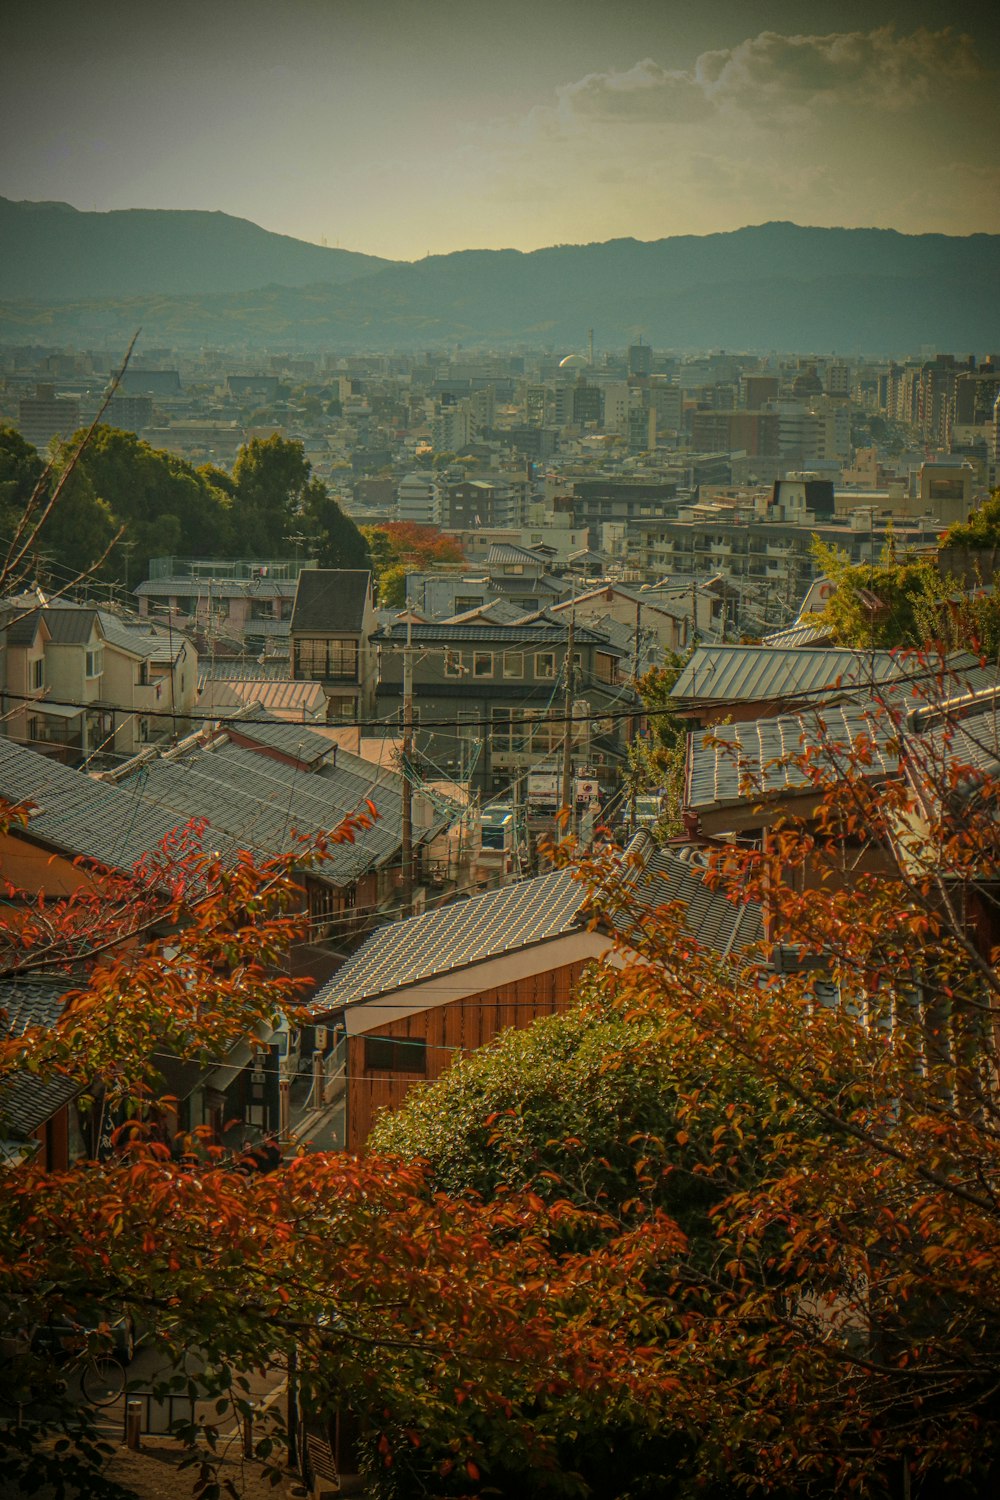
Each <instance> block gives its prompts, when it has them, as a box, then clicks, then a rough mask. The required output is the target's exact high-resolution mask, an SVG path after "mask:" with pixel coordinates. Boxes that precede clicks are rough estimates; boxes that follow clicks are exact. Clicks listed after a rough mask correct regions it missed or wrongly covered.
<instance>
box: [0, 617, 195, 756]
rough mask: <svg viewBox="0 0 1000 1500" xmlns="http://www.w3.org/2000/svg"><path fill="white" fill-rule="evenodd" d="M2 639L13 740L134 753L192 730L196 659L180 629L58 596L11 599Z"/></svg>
mask: <svg viewBox="0 0 1000 1500" xmlns="http://www.w3.org/2000/svg"><path fill="white" fill-rule="evenodd" d="M0 638H2V640H3V651H2V653H0V673H2V675H0V692H2V693H3V695H4V698H5V701H6V702H7V703H8V707H7V708H6V710H5V714H4V717H3V720H2V726H0V727H2V731H3V733H4V734H5V735H6V736H7V738H9V739H13V740H17V741H19V742H20V743H22V744H29V745H32V746H33V747H34V748H36V749H40V750H44V751H46V752H48V753H50V754H54V755H58V756H59V757H60V758H62V759H64V760H68V761H72V760H74V759H78V758H86V757H88V756H93V755H108V756H114V755H131V754H133V753H134V751H135V750H136V749H137V748H138V746H140V745H143V744H146V743H149V742H153V741H158V740H164V739H170V738H172V737H175V736H176V735H177V734H179V733H183V732H184V731H185V730H186V729H187V728H188V726H189V723H190V715H191V713H192V710H193V708H194V703H195V697H196V693H197V683H198V660H197V656H196V654H195V650H194V647H193V645H192V644H191V642H190V641H189V640H188V639H187V638H186V637H185V636H183V635H181V634H180V633H179V632H178V631H175V630H172V629H170V628H166V629H164V628H161V627H158V626H154V625H151V624H150V623H148V622H143V621H141V620H136V619H134V618H130V617H127V616H121V615H116V614H112V613H111V612H110V611H108V610H102V609H98V608H96V607H94V606H91V605H80V604H72V603H69V602H68V601H66V600H61V599H59V600H52V601H47V602H45V603H44V604H41V605H34V606H33V605H32V604H31V603H30V601H29V602H27V603H23V604H22V603H20V602H19V601H18V600H11V601H9V602H8V603H7V605H6V606H5V607H4V611H3V614H2V615H0Z"/></svg>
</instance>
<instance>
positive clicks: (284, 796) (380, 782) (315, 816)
mask: <svg viewBox="0 0 1000 1500" xmlns="http://www.w3.org/2000/svg"><path fill="white" fill-rule="evenodd" d="M280 727H281V728H291V729H294V728H295V726H286V725H283V726H280ZM323 746H324V750H325V751H327V752H329V750H330V748H331V747H330V746H329V745H328V743H327V742H326V741H325V740H324V741H323ZM134 775H135V776H136V777H137V778H141V779H142V784H141V788H140V796H141V797H142V798H143V799H145V800H147V801H149V802H152V803H155V804H156V805H157V806H160V807H164V808H170V809H173V810H174V811H175V812H176V813H177V814H179V815H183V818H184V819H185V820H187V819H188V818H191V817H199V818H206V819H207V820H208V824H209V826H210V827H211V828H213V829H218V830H221V831H222V832H224V833H226V834H228V835H229V836H230V837H231V839H232V841H233V842H238V843H239V844H240V845H241V847H247V846H249V847H251V848H253V849H257V850H262V851H266V852H268V853H272V854H277V853H280V852H283V851H286V850H288V849H289V847H290V845H291V838H292V834H293V833H294V832H297V833H299V834H302V835H306V836H310V835H312V834H314V833H318V832H330V831H331V830H333V829H334V828H336V827H337V826H338V824H339V823H341V822H342V821H343V819H344V818H345V817H346V816H347V815H348V814H350V813H355V812H359V811H364V810H365V802H366V801H367V800H369V799H370V800H371V801H372V802H373V803H374V804H375V808H376V810H377V812H378V819H377V821H376V822H375V824H374V826H373V827H372V828H371V829H370V830H369V831H368V832H366V833H362V834H360V835H359V836H358V838H357V839H356V841H355V842H354V843H353V844H350V843H345V844H338V845H335V846H334V848H333V849H332V850H331V853H330V857H329V858H328V859H327V860H326V861H325V862H324V863H323V864H322V865H319V866H317V867H316V869H317V873H319V874H322V875H324V876H325V877H326V878H327V879H330V880H332V881H334V882H336V883H344V884H347V883H350V882H351V881H353V880H356V879H357V878H358V877H359V876H360V875H362V874H363V873H364V872H365V871H366V870H369V869H373V868H375V867H377V866H378V865H381V864H384V863H385V862H386V861H387V860H390V859H391V858H393V857H394V855H395V854H396V852H397V851H398V849H399V846H400V841H401V838H402V797H401V793H400V778H399V777H398V776H396V775H395V774H394V773H391V772H385V771H383V772H381V773H378V772H375V771H374V770H373V767H372V766H371V765H370V764H369V763H368V762H366V761H362V760H360V759H359V758H358V757H357V756H354V755H348V754H346V753H345V752H344V751H342V750H338V751H337V760H336V764H331V763H326V764H320V765H319V766H318V767H317V768H316V769H312V770H308V771H307V770H303V769H301V767H299V766H291V765H287V764H286V763H285V762H283V761H279V760H274V759H272V758H271V757H269V756H264V755H261V754H260V753H259V751H257V750H247V749H243V748H241V747H240V746H238V745H232V744H224V745H223V746H222V747H221V748H219V749H216V750H206V749H202V748H200V747H198V746H195V747H193V748H192V749H191V750H189V751H188V752H187V753H186V754H184V755H182V756H180V757H178V758H177V759H175V760H165V759H163V758H162V757H157V758H155V759H153V760H150V761H147V762H146V763H145V764H144V765H143V766H142V767H141V768H139V769H138V770H137V771H136V772H135V773H134ZM129 779H130V780H131V779H132V778H131V777H130V778H129ZM121 785H122V786H123V787H127V786H128V785H129V782H128V781H123V782H122V783H121ZM447 822H448V819H447V818H446V817H445V816H443V815H439V816H438V818H437V819H436V820H435V821H434V823H433V824H432V825H431V827H430V828H429V829H425V830H421V834H422V836H423V837H424V838H428V839H429V838H432V837H433V836H434V835H435V834H436V833H438V832H440V830H441V829H442V828H443V827H445V826H446V824H447Z"/></svg>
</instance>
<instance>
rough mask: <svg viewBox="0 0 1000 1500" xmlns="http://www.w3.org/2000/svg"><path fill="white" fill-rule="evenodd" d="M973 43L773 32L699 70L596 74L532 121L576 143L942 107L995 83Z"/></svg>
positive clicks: (881, 33) (645, 68) (940, 35)
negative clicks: (580, 135) (738, 119)
mask: <svg viewBox="0 0 1000 1500" xmlns="http://www.w3.org/2000/svg"><path fill="white" fill-rule="evenodd" d="M986 77H987V75H986V70H985V68H984V67H983V65H982V63H981V62H980V61H979V59H978V57H977V55H976V51H975V47H974V44H973V42H972V39H971V38H970V37H968V36H964V35H962V34H960V33H958V32H956V31H954V30H952V29H951V28H947V29H945V30H943V31H928V30H925V29H921V30H918V31H915V32H913V33H912V34H911V35H909V36H899V35H897V34H896V32H895V30H894V29H893V28H891V27H881V28H879V29H878V30H876V31H870V32H860V31H853V32H834V33H831V34H830V35H827V36H782V35H779V34H778V33H777V32H773V31H764V32H761V33H760V35H759V36H755V37H748V38H747V40H746V41H743V42H740V43H739V45H738V46H736V47H727V48H724V49H722V50H719V51H712V52H703V53H702V54H701V56H700V57H698V58H696V60H695V62H694V63H693V64H692V66H691V67H690V68H686V69H681V68H665V67H662V66H661V65H660V64H659V63H657V62H654V61H653V59H652V58H648V57H647V58H644V59H643V60H642V61H641V62H637V63H636V64H635V65H634V66H633V67H631V68H628V69H622V70H615V69H611V70H609V71H607V72H603V73H588V74H587V75H586V77H584V78H581V79H579V80H577V81H576V82H575V83H568V84H564V85H563V86H562V87H561V88H560V89H558V90H557V101H556V103H555V105H553V106H547V107H545V108H543V109H541V110H536V111H533V112H532V122H533V132H534V133H535V134H550V135H551V134H558V133H560V132H561V133H565V134H572V133H574V132H575V131H577V130H579V129H585V128H588V127H591V126H593V125H602V126H605V127H608V126H615V125H621V126H629V125H631V126H650V125H653V126H657V125H659V126H671V125H687V124H695V123H703V122H707V121H708V120H709V119H710V118H711V117H712V116H713V115H714V114H716V113H718V112H726V113H732V112H734V111H736V112H745V113H746V114H747V115H749V116H752V117H754V118H758V119H759V118H761V117H767V116H771V117H773V118H774V119H775V121H776V122H780V121H783V120H786V119H787V118H788V117H789V115H793V114H803V113H809V112H815V111H819V110H825V109H827V108H841V107H846V106H849V105H853V106H862V107H864V108H866V109H869V110H889V111H899V110H905V109H908V108H917V107H921V106H923V105H924V104H926V102H927V101H928V100H934V101H936V102H941V101H942V100H944V99H945V98H948V99H952V98H954V96H955V94H956V92H960V91H961V90H963V89H967V88H969V87H971V86H973V85H976V84H979V83H982V82H984V81H986Z"/></svg>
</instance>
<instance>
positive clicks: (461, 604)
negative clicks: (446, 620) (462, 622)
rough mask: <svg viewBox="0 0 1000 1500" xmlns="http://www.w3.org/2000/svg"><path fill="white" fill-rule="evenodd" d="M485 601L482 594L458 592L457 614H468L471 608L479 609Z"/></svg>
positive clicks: (456, 599)
mask: <svg viewBox="0 0 1000 1500" xmlns="http://www.w3.org/2000/svg"><path fill="white" fill-rule="evenodd" d="M484 603H485V600H484V599H483V596H482V594H456V595H455V613H456V615H465V614H468V612H469V610H470V609H479V608H480V607H481V606H482V605H483V604H484Z"/></svg>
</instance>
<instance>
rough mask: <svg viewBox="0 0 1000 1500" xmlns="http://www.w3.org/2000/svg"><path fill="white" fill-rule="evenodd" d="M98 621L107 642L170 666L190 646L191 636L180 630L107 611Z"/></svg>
mask: <svg viewBox="0 0 1000 1500" xmlns="http://www.w3.org/2000/svg"><path fill="white" fill-rule="evenodd" d="M97 618H98V619H99V620H100V622H101V630H102V631H103V632H104V638H105V640H106V641H108V642H109V643H110V644H111V645H114V646H120V647H121V649H122V650H123V651H130V652H131V653H132V655H133V656H141V657H144V658H145V659H146V660H147V661H152V662H158V663H163V664H164V665H169V663H170V662H173V661H176V660H177V657H178V656H179V655H180V653H181V651H182V650H183V648H184V646H185V645H186V644H188V640H187V636H185V635H182V634H181V632H180V631H178V630H167V629H165V628H163V627H161V626H158V625H150V624H149V623H148V622H147V621H145V620H134V621H133V620H122V619H120V618H119V617H118V616H117V615H112V614H108V612H107V611H106V610H103V609H102V610H98V612H97Z"/></svg>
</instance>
